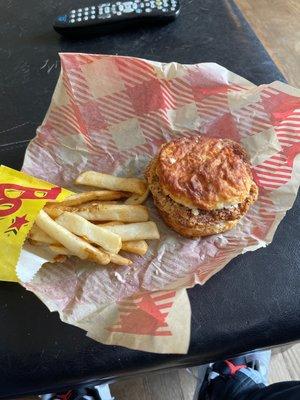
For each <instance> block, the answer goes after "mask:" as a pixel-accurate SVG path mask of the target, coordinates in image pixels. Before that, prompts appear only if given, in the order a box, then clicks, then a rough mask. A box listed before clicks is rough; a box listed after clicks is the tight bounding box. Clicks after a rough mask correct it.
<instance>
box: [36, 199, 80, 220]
mask: <svg viewBox="0 0 300 400" xmlns="http://www.w3.org/2000/svg"><path fill="white" fill-rule="evenodd" d="M76 210H77V208H75V207H69V206H64V205H63V204H60V203H48V204H46V205H45V207H44V208H43V211H45V212H46V213H47V214H48V215H49V216H50V217H51V218H54V219H55V218H57V217H59V216H60V215H61V214H62V213H63V212H65V211H68V212H74V211H76Z"/></svg>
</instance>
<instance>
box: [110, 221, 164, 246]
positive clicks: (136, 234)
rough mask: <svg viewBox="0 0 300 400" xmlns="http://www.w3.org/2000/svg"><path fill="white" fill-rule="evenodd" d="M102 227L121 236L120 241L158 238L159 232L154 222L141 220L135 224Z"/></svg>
mask: <svg viewBox="0 0 300 400" xmlns="http://www.w3.org/2000/svg"><path fill="white" fill-rule="evenodd" d="M104 229H107V230H109V231H110V232H113V233H116V234H117V235H119V236H121V239H122V241H124V242H125V241H128V240H143V239H159V232H158V229H157V226H156V224H155V222H153V221H148V222H141V223H135V224H126V225H116V226H105V227H104Z"/></svg>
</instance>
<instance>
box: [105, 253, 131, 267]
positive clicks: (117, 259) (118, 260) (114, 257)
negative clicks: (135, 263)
mask: <svg viewBox="0 0 300 400" xmlns="http://www.w3.org/2000/svg"><path fill="white" fill-rule="evenodd" d="M110 261H111V262H112V263H114V264H116V265H131V264H132V261H131V260H129V259H128V258H125V257H122V256H120V255H119V254H110Z"/></svg>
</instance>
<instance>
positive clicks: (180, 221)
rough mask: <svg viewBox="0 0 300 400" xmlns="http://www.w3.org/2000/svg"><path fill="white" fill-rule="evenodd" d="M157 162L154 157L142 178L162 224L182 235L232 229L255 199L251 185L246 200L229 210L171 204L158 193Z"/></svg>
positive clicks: (256, 189) (200, 234)
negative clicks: (161, 218) (147, 185)
mask: <svg viewBox="0 0 300 400" xmlns="http://www.w3.org/2000/svg"><path fill="white" fill-rule="evenodd" d="M157 160H158V157H156V158H154V159H153V160H152V161H151V162H150V164H149V165H148V168H147V170H146V179H147V181H148V183H149V188H150V191H151V192H152V195H153V199H154V203H155V205H156V207H157V208H158V210H159V212H160V214H161V216H162V217H163V219H164V221H165V222H166V224H167V225H168V226H170V227H171V228H172V229H174V230H175V231H177V232H178V233H180V234H181V235H183V236H187V237H200V236H207V235H212V234H217V233H221V232H225V231H227V230H229V229H232V228H233V227H234V226H235V225H236V224H237V223H238V221H239V220H240V219H241V218H242V216H243V215H244V214H245V213H246V212H247V211H248V209H249V207H250V205H251V204H252V203H253V202H254V201H255V200H256V199H257V195H258V188H257V186H256V184H255V183H254V182H252V186H251V188H250V191H249V193H248V196H247V197H246V199H244V201H243V202H241V203H239V204H237V205H235V206H231V207H230V208H223V209H217V210H210V211H205V210H201V209H191V208H189V207H186V206H183V205H182V204H179V203H177V202H175V201H174V200H173V199H172V198H171V197H170V196H168V195H166V194H165V193H164V191H163V190H162V188H161V186H160V182H159V179H158V177H157V174H156V171H157Z"/></svg>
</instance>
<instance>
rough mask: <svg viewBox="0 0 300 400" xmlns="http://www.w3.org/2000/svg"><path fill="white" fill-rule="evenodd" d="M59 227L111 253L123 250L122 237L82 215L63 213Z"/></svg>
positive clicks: (59, 220) (59, 219)
mask: <svg viewBox="0 0 300 400" xmlns="http://www.w3.org/2000/svg"><path fill="white" fill-rule="evenodd" d="M55 222H57V223H58V224H59V225H61V226H63V227H64V228H66V229H68V230H69V231H70V232H72V233H74V234H75V235H78V236H81V237H84V239H86V240H87V241H88V242H91V243H95V244H97V245H99V246H101V247H102V248H103V249H104V250H106V251H108V252H110V253H114V254H116V253H118V252H119V251H120V249H121V246H122V242H121V238H120V236H118V235H116V234H115V233H113V232H109V231H108V230H107V229H104V228H102V227H100V226H99V225H94V224H92V223H91V222H89V221H87V220H86V219H84V218H82V217H81V216H80V215H77V214H75V213H70V212H64V213H62V214H61V215H60V216H59V217H58V218H57V219H56V221H55Z"/></svg>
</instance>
